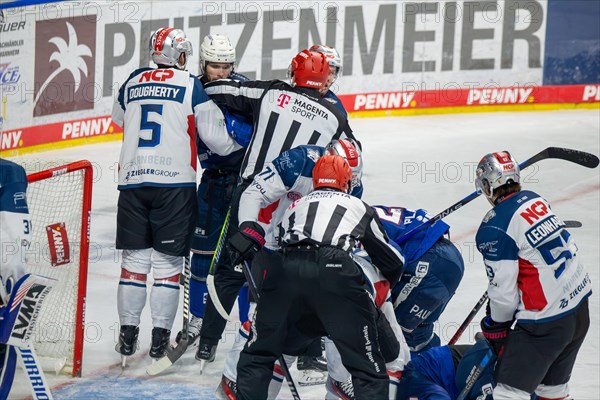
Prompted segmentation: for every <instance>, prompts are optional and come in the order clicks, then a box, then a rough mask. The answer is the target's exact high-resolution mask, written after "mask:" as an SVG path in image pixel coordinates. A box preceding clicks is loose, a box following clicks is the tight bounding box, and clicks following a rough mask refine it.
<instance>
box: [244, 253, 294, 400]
mask: <svg viewBox="0 0 600 400" xmlns="http://www.w3.org/2000/svg"><path fill="white" fill-rule="evenodd" d="M243 270H244V276H245V277H246V281H248V288H249V289H250V293H252V297H254V299H255V300H256V301H257V302H258V299H259V298H260V295H259V294H258V289H257V288H256V283H255V282H254V277H253V276H252V272H251V271H250V266H249V265H248V261H246V260H244V262H243ZM278 361H279V364H281V369H282V370H283V375H284V376H285V380H286V381H287V383H288V386H289V388H290V392H292V397H293V398H294V400H300V395H299V394H298V388H296V384H295V383H294V380H293V379H292V375H291V374H290V369H289V367H288V365H287V363H286V362H285V358H283V354H281V355H280V356H279V359H278Z"/></svg>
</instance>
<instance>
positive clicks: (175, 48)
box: [149, 28, 192, 69]
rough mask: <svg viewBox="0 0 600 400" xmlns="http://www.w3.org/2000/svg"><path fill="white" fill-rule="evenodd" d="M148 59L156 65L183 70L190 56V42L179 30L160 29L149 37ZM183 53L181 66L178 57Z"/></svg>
mask: <svg viewBox="0 0 600 400" xmlns="http://www.w3.org/2000/svg"><path fill="white" fill-rule="evenodd" d="M149 50H150V57H151V58H152V61H154V63H156V64H157V65H168V66H171V67H173V66H174V67H177V68H179V69H184V68H185V65H186V64H187V61H188V58H189V57H190V56H191V55H192V42H190V41H189V40H188V38H187V36H186V35H185V32H184V31H182V30H181V29H175V28H160V29H158V30H157V31H155V32H153V33H152V35H151V36H150V49H149ZM182 53H185V61H184V63H183V64H181V63H180V62H179V56H180V55H181V54H182Z"/></svg>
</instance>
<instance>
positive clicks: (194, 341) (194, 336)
mask: <svg viewBox="0 0 600 400" xmlns="http://www.w3.org/2000/svg"><path fill="white" fill-rule="evenodd" d="M200 328H202V318H199V317H196V316H194V315H192V316H191V317H190V322H189V323H188V347H196V346H197V345H198V338H199V337H200ZM182 336H183V329H182V330H180V331H179V332H177V336H176V337H175V342H177V344H179V342H180V341H181V337H182Z"/></svg>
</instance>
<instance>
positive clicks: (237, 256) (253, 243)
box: [229, 221, 265, 265]
mask: <svg viewBox="0 0 600 400" xmlns="http://www.w3.org/2000/svg"><path fill="white" fill-rule="evenodd" d="M264 245H265V231H264V229H263V228H262V227H261V226H260V225H259V224H257V223H256V222H252V221H247V222H242V223H241V224H240V229H239V231H237V232H236V233H235V234H234V235H233V236H232V237H231V238H230V239H229V247H230V250H231V255H230V257H231V260H232V261H233V265H238V264H239V263H241V262H242V261H244V260H246V261H250V260H252V259H253V258H254V256H255V255H256V253H258V252H259V251H260V250H261V249H262V248H263V246H264Z"/></svg>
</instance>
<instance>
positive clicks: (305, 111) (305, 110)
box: [292, 99, 329, 121]
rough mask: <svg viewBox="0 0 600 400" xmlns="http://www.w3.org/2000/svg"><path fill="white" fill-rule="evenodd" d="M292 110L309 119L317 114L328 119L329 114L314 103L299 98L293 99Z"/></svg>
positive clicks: (312, 118)
mask: <svg viewBox="0 0 600 400" xmlns="http://www.w3.org/2000/svg"><path fill="white" fill-rule="evenodd" d="M292 112H294V113H296V114H300V115H301V116H303V117H304V118H307V119H310V120H311V121H312V120H314V119H315V117H316V116H319V117H321V118H324V119H329V114H328V113H327V112H326V111H325V110H323V109H321V108H320V107H317V106H315V105H314V104H310V103H307V102H305V101H302V100H300V99H294V105H293V106H292Z"/></svg>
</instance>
